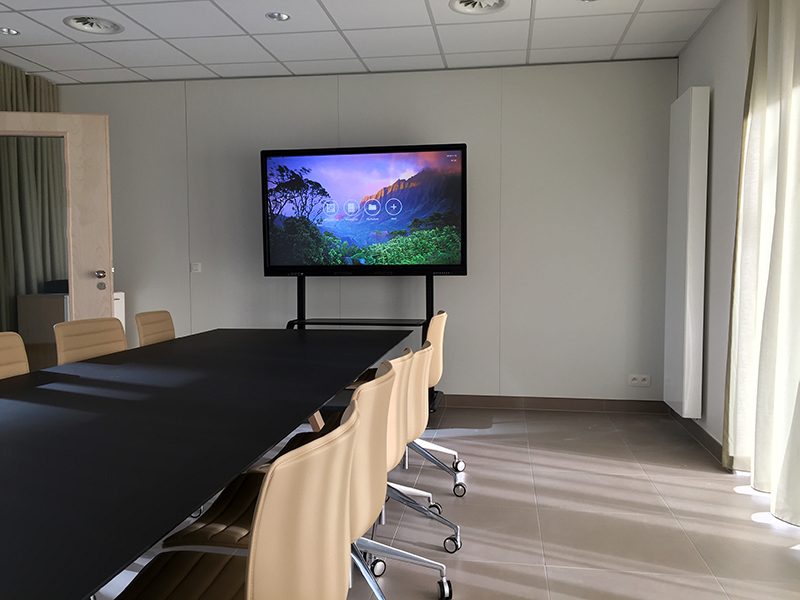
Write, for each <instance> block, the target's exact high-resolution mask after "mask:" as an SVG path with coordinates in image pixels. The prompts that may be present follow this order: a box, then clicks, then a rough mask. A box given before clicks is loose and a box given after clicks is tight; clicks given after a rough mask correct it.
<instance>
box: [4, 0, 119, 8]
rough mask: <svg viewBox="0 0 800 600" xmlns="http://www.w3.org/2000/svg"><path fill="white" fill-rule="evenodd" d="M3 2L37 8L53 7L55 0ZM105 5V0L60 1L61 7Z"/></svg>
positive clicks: (12, 0)
mask: <svg viewBox="0 0 800 600" xmlns="http://www.w3.org/2000/svg"><path fill="white" fill-rule="evenodd" d="M3 4H5V5H6V6H8V7H9V8H12V9H14V10H35V9H37V8H53V4H55V0H3ZM105 5H106V3H105V2H103V0H63V1H61V2H58V6H59V7H60V8H74V7H87V6H105Z"/></svg>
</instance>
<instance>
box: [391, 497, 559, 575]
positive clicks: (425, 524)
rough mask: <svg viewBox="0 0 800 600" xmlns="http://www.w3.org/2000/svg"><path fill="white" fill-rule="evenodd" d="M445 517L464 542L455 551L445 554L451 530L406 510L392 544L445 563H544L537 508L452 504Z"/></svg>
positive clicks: (447, 508)
mask: <svg viewBox="0 0 800 600" xmlns="http://www.w3.org/2000/svg"><path fill="white" fill-rule="evenodd" d="M444 516H445V517H446V518H448V519H450V520H451V521H453V522H454V523H456V524H458V525H459V526H460V527H461V539H462V544H463V545H462V548H461V550H459V551H458V552H456V553H455V554H448V553H446V552H445V551H444V548H443V546H442V544H443V542H444V539H445V538H446V537H447V536H449V535H451V534H452V531H451V530H448V529H447V528H446V527H444V526H442V525H440V524H438V523H436V522H435V521H431V520H430V519H426V518H424V517H421V516H419V515H417V514H415V513H413V512H411V511H408V510H406V512H405V513H404V514H403V518H402V520H401V522H400V527H399V528H398V530H397V534H396V537H395V540H394V544H393V545H395V546H397V547H399V548H402V549H403V550H407V551H408V552H416V553H421V554H424V555H425V556H428V557H429V558H432V559H434V560H438V561H440V562H443V563H445V564H448V565H449V564H451V563H453V562H458V561H465V560H466V561H469V560H472V561H483V562H493V563H503V562H509V563H517V564H528V565H542V564H544V561H543V557H542V542H541V536H540V534H539V524H538V520H537V516H536V510H533V509H523V508H516V507H509V506H487V505H478V504H455V503H454V504H453V505H452V506H448V507H446V510H445V513H444ZM437 557H438V558H437Z"/></svg>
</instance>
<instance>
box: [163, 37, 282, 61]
mask: <svg viewBox="0 0 800 600" xmlns="http://www.w3.org/2000/svg"><path fill="white" fill-rule="evenodd" d="M170 43H171V44H173V45H174V46H177V47H178V48H179V49H181V50H183V51H184V52H185V53H186V54H188V55H189V56H191V57H192V58H194V59H195V60H196V61H197V62H199V63H203V64H214V63H246V62H254V63H258V62H269V61H274V60H275V59H274V58H272V57H271V56H270V55H269V53H268V52H267V51H266V50H264V48H262V47H261V46H260V45H259V44H258V42H256V41H255V40H254V39H253V38H251V37H249V36H246V35H239V36H225V37H211V38H182V39H173V40H170Z"/></svg>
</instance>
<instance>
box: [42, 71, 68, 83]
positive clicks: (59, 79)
mask: <svg viewBox="0 0 800 600" xmlns="http://www.w3.org/2000/svg"><path fill="white" fill-rule="evenodd" d="M36 76H37V77H44V78H45V79H47V80H49V81H52V82H53V83H55V84H57V85H64V84H67V85H69V84H76V83H78V81H77V80H75V79H73V78H72V77H67V76H66V75H63V74H61V73H54V72H52V71H44V72H42V73H36Z"/></svg>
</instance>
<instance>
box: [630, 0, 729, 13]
mask: <svg viewBox="0 0 800 600" xmlns="http://www.w3.org/2000/svg"><path fill="white" fill-rule="evenodd" d="M719 3H720V0H644V2H642V6H641V7H640V8H639V12H652V11H662V10H692V9H699V8H709V9H710V8H714V7H715V6H716V5H717V4H719Z"/></svg>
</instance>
